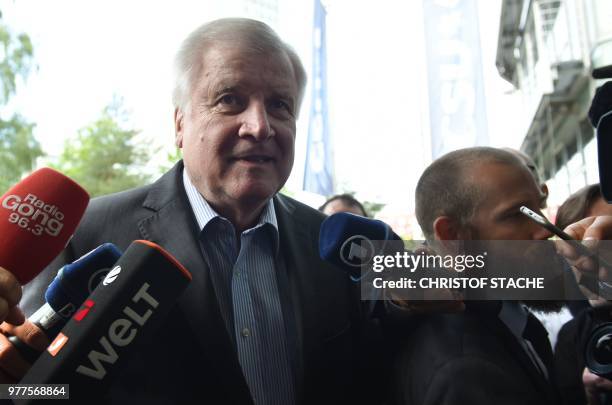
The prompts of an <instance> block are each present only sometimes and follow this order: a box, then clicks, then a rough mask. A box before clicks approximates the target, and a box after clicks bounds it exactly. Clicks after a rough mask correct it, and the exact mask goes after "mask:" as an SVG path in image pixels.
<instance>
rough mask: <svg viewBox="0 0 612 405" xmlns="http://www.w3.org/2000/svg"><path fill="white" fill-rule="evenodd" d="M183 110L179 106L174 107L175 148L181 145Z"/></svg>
mask: <svg viewBox="0 0 612 405" xmlns="http://www.w3.org/2000/svg"><path fill="white" fill-rule="evenodd" d="M183 116H184V115H183V110H181V109H180V108H179V107H176V108H175V109H174V144H175V145H176V147H177V148H179V149H181V148H182V147H183Z"/></svg>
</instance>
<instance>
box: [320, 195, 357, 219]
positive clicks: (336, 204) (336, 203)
mask: <svg viewBox="0 0 612 405" xmlns="http://www.w3.org/2000/svg"><path fill="white" fill-rule="evenodd" d="M319 211H321V212H322V213H324V214H325V215H333V214H336V213H338V212H350V213H351V214H355V215H361V216H362V217H368V213H367V212H366V210H365V208H364V207H363V204H361V203H360V202H359V201H358V200H357V199H356V198H355V197H353V196H352V195H350V194H338V195H335V196H333V197H330V198H328V199H327V201H325V203H324V204H323V205H321V206H320V207H319Z"/></svg>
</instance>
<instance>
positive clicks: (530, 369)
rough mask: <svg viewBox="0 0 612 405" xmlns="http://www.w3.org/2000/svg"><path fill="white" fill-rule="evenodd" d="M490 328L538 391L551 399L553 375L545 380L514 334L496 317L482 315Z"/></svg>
mask: <svg viewBox="0 0 612 405" xmlns="http://www.w3.org/2000/svg"><path fill="white" fill-rule="evenodd" d="M484 322H486V323H487V324H488V325H489V327H490V328H491V330H494V331H495V332H496V333H497V335H499V337H500V338H501V339H502V341H503V342H504V346H505V347H506V348H507V349H508V351H509V352H510V355H511V357H512V358H515V359H516V360H517V362H518V363H519V364H520V366H521V368H522V369H523V370H524V371H525V372H526V373H527V374H528V375H529V377H530V380H531V381H532V382H533V383H534V385H535V386H536V387H537V389H538V390H539V391H540V392H543V393H544V394H545V396H546V397H548V399H549V400H550V401H553V398H554V390H553V389H552V388H551V387H552V386H553V385H554V381H553V376H552V375H550V376H549V378H550V380H547V379H546V378H545V377H544V376H543V375H542V374H541V373H540V371H538V370H537V369H536V367H535V365H534V364H533V362H532V360H531V359H530V358H529V356H528V355H527V353H526V352H525V350H524V349H523V347H521V345H520V344H519V342H518V341H517V339H516V336H514V335H513V334H512V332H511V331H510V330H509V329H508V328H507V327H506V326H505V325H504V323H503V322H502V321H501V320H500V319H499V318H498V317H484ZM553 403H554V401H553Z"/></svg>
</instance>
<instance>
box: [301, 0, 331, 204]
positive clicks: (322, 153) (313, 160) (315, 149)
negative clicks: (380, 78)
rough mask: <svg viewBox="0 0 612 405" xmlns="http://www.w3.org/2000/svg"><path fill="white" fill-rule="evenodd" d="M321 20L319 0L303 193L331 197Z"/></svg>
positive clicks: (315, 19) (314, 36) (325, 76)
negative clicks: (304, 191) (307, 192)
mask: <svg viewBox="0 0 612 405" xmlns="http://www.w3.org/2000/svg"><path fill="white" fill-rule="evenodd" d="M325 17H326V12H325V8H324V7H323V5H322V4H321V0H315V13H314V31H313V58H312V99H311V110H310V121H309V123H308V141H307V146H306V147H307V149H306V167H305V169H304V190H306V191H310V192H313V193H317V194H321V195H324V196H331V195H332V194H333V193H334V180H333V167H332V153H331V142H330V135H329V122H328V116H327V59H326V49H327V47H326V45H325Z"/></svg>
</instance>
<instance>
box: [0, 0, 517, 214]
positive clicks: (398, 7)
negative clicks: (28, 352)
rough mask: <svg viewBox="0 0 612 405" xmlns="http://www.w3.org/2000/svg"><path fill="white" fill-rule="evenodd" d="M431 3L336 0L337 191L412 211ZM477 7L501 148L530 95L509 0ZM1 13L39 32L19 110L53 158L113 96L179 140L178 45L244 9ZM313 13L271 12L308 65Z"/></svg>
mask: <svg viewBox="0 0 612 405" xmlns="http://www.w3.org/2000/svg"><path fill="white" fill-rule="evenodd" d="M421 1H422V0H378V1H371V0H370V1H357V0H330V1H328V2H327V3H329V4H328V5H329V7H328V20H327V29H328V38H327V40H328V85H329V105H330V126H331V132H332V137H333V142H334V157H335V165H336V167H335V169H336V177H337V184H338V185H339V186H340V188H341V189H340V190H339V191H344V190H351V191H356V192H357V197H359V198H362V199H367V200H373V201H378V202H384V203H387V204H389V205H390V206H391V207H396V209H397V210H398V211H403V212H406V211H407V210H411V209H412V204H413V203H412V200H413V190H414V185H415V184H416V180H417V179H418V176H419V175H420V173H421V171H422V170H423V169H424V167H425V166H426V165H427V164H428V163H429V152H428V148H429V139H428V137H427V130H428V129H427V125H428V124H427V122H426V118H427V109H426V107H424V106H425V103H426V100H427V98H426V85H427V84H426V76H425V73H426V70H425V69H426V67H425V65H424V64H425V53H424V39H423V35H424V34H423V21H422V16H421ZM478 4H479V13H480V31H481V37H482V52H483V59H484V65H483V69H484V80H485V91H486V96H487V109H488V110H487V113H488V123H489V129H490V138H491V140H492V144H493V146H502V145H503V146H512V147H518V146H519V145H520V141H521V139H522V135H521V134H522V133H523V132H521V131H519V130H518V124H517V120H516V112H517V111H519V110H520V104H519V102H518V100H516V98H517V97H516V95H514V96H512V95H508V94H506V93H507V92H508V91H509V90H510V89H511V86H510V85H509V84H507V83H506V82H504V81H503V80H502V79H501V78H500V77H499V75H498V74H497V71H496V69H495V53H496V47H497V33H498V29H499V13H500V7H501V2H500V0H479V2H478ZM0 10H2V12H3V20H4V23H5V24H8V25H9V27H11V28H12V29H13V30H14V31H15V32H19V31H24V32H26V33H27V34H29V35H30V37H31V38H32V40H33V43H34V52H35V62H36V64H37V66H38V68H37V69H36V71H33V72H32V74H31V75H30V77H29V78H28V80H27V82H26V84H25V85H23V86H20V88H19V89H18V96H17V97H16V99H15V103H14V105H13V107H14V108H15V109H16V110H17V111H19V112H20V113H21V114H23V115H25V116H26V117H27V118H29V119H30V120H31V121H33V122H35V123H36V124H37V127H36V132H35V135H36V136H37V138H38V139H39V140H40V141H41V143H42V144H43V147H44V149H45V151H46V152H47V153H48V154H49V155H50V156H54V155H57V154H58V153H59V152H60V151H61V147H62V145H63V141H64V139H65V137H67V136H72V135H74V134H75V133H76V131H77V129H79V128H81V127H83V126H85V125H87V124H89V123H91V122H93V121H94V120H95V119H96V118H97V117H98V116H99V114H100V112H101V110H102V108H103V107H104V106H105V105H106V104H108V103H109V102H110V101H111V99H112V96H113V94H117V95H119V96H122V97H123V98H124V102H125V106H126V108H127V109H128V110H129V111H130V112H131V117H132V126H133V128H135V129H140V130H141V131H142V134H143V136H144V137H147V138H148V139H152V140H153V142H154V143H155V144H157V145H171V144H172V141H173V136H174V134H173V125H172V106H171V99H170V94H171V87H172V77H171V66H172V59H173V56H174V52H175V50H176V49H177V47H178V45H179V43H180V42H181V40H182V39H183V38H184V37H185V36H186V35H187V34H188V33H189V32H190V31H191V30H193V29H194V28H195V27H197V26H198V25H200V24H201V23H203V22H205V21H208V20H211V19H214V18H218V17H222V16H241V15H242V16H246V15H244V14H245V12H244V8H243V7H242V6H241V4H240V0H225V1H223V0H208V1H203V0H200V1H177V0H173V1H145V0H129V1H127V0H123V1H118V0H104V1H98V0H89V1H84V0H80V1H77V0H56V1H44V0H36V1H35V0H19V1H12V0H0ZM312 10H313V1H312V0H279V17H278V20H277V21H272V25H273V27H274V28H275V29H277V30H278V32H279V34H280V35H281V36H282V37H283V38H284V39H285V40H286V41H287V42H289V43H290V44H292V45H293V46H294V47H295V48H296V50H297V51H298V53H299V54H300V55H301V56H302V59H303V62H304V65H305V66H306V68H307V69H308V70H310V65H311V55H310V52H311V48H310V46H311V45H310V38H311V26H312V12H313V11H312ZM306 94H307V97H308V95H309V94H310V93H309V89H307V93H306ZM306 102H308V99H307V100H306ZM308 110H309V105H308V104H304V105H303V107H302V112H303V113H302V116H301V119H300V122H299V123H298V139H297V142H296V162H295V165H294V170H293V173H292V176H291V178H290V180H289V182H288V185H287V186H288V188H289V189H290V190H299V189H300V188H301V181H302V174H303V168H304V156H305V141H306V136H307V115H308V114H307V113H308Z"/></svg>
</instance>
